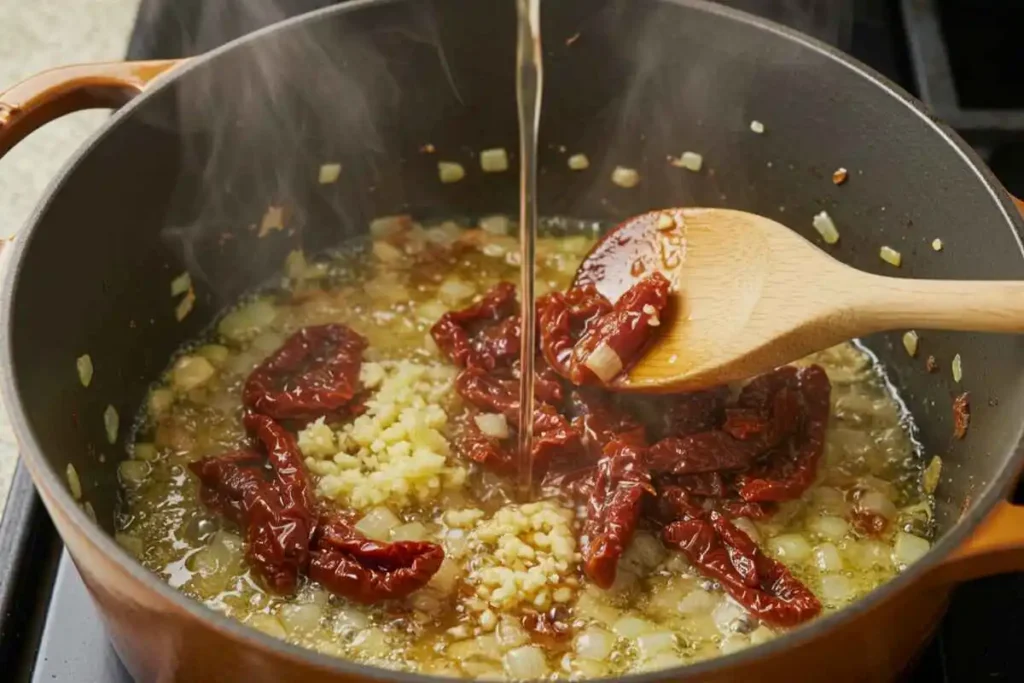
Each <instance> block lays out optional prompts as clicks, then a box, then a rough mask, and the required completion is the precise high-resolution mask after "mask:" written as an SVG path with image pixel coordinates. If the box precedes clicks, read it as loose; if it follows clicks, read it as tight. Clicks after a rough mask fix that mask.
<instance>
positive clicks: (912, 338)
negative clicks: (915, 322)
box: [903, 330, 918, 358]
mask: <svg viewBox="0 0 1024 683" xmlns="http://www.w3.org/2000/svg"><path fill="white" fill-rule="evenodd" d="M917 340H918V337H917V332H915V331H914V330H909V331H907V332H904V333H903V348H904V349H906V350H907V355H908V356H910V357H911V358H913V357H914V356H916V355H917Z"/></svg>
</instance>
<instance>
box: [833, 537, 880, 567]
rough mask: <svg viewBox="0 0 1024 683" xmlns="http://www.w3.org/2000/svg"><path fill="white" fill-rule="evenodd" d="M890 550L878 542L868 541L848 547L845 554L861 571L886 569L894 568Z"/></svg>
mask: <svg viewBox="0 0 1024 683" xmlns="http://www.w3.org/2000/svg"><path fill="white" fill-rule="evenodd" d="M890 550H891V549H890V548H889V547H888V546H887V545H885V544H884V543H882V542H881V541H876V540H870V539H869V540H866V541H861V542H859V543H850V544H848V545H847V547H846V550H845V553H846V555H847V557H849V558H850V560H851V561H852V562H853V564H854V565H856V566H857V567H860V568H861V569H872V568H875V567H878V568H881V569H886V568H888V567H890V566H892V558H891V557H890V555H891V553H890Z"/></svg>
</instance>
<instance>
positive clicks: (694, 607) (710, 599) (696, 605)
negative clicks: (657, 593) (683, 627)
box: [679, 588, 718, 614]
mask: <svg viewBox="0 0 1024 683" xmlns="http://www.w3.org/2000/svg"><path fill="white" fill-rule="evenodd" d="M717 604H718V599H717V598H716V597H715V596H714V595H712V594H711V593H709V592H708V591H706V590H704V589H703V588H694V589H693V590H692V591H690V592H689V593H687V594H686V596H685V597H684V598H683V599H682V600H680V601H679V613H680V614H710V613H711V611H712V610H713V609H715V606H716V605H717Z"/></svg>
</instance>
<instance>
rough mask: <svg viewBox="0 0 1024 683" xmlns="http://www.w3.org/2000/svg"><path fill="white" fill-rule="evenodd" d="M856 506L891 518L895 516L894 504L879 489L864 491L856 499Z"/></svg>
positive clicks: (888, 518)
mask: <svg viewBox="0 0 1024 683" xmlns="http://www.w3.org/2000/svg"><path fill="white" fill-rule="evenodd" d="M857 507H858V508H860V509H861V510H864V511H865V512H873V513H875V514H877V515H880V516H882V517H884V518H885V519H887V520H891V519H892V518H893V517H895V516H896V506H895V505H894V504H893V502H892V501H891V500H889V499H888V498H887V497H886V496H885V494H883V493H881V492H879V491H865V492H864V493H862V494H861V496H860V498H858V499H857Z"/></svg>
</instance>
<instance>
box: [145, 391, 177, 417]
mask: <svg viewBox="0 0 1024 683" xmlns="http://www.w3.org/2000/svg"><path fill="white" fill-rule="evenodd" d="M148 403H149V415H150V417H159V416H161V415H163V414H164V413H166V412H167V411H168V410H169V409H170V407H171V404H173V403H174V392H173V391H171V390H170V389H154V390H153V391H151V392H150V393H149V400H148Z"/></svg>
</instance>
